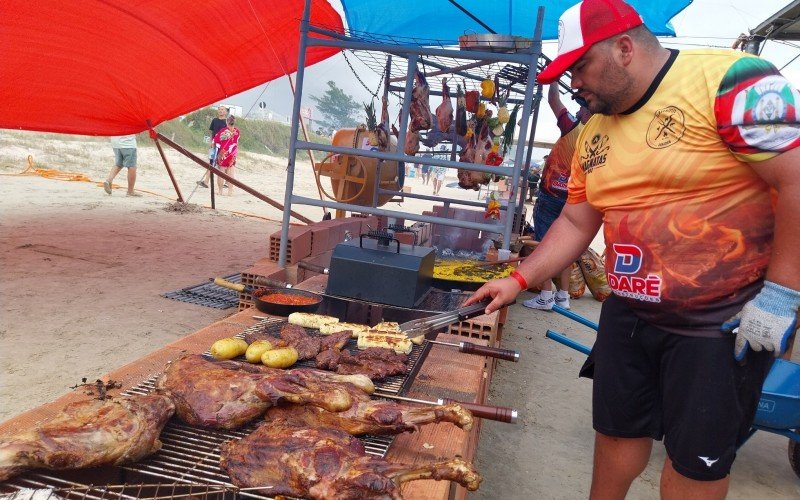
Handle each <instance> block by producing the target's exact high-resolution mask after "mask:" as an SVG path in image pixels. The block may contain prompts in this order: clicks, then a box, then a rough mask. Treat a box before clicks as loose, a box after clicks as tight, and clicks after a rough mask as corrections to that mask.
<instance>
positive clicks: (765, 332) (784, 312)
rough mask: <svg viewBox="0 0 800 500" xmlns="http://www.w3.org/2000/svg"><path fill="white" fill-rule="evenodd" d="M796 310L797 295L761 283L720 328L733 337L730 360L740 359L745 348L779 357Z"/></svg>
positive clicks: (789, 289)
mask: <svg viewBox="0 0 800 500" xmlns="http://www.w3.org/2000/svg"><path fill="white" fill-rule="evenodd" d="M798 307H800V292H798V291H796V290H792V289H791V288H786V287H785V286H781V285H778V284H776V283H773V282H771V281H765V282H764V288H762V289H761V291H760V292H759V293H758V295H756V296H755V298H754V299H753V300H751V301H750V302H748V303H747V304H745V306H744V308H743V309H742V310H741V312H740V313H739V314H737V315H736V316H734V317H732V318H731V319H729V320H728V321H726V322H725V323H723V325H722V330H723V331H727V332H731V333H735V334H736V345H735V347H734V350H733V356H734V358H736V360H737V361H741V360H742V359H744V356H745V354H746V353H747V348H748V347H749V348H750V349H752V350H754V351H760V350H762V349H766V350H767V351H772V352H774V353H775V357H778V356H780V355H781V354H783V352H784V351H786V344H787V343H788V341H789V337H791V336H792V333H793V332H794V330H795V327H796V324H797V309H798ZM737 326H738V328H736V327H737Z"/></svg>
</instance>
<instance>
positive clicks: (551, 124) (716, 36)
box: [220, 0, 800, 158]
mask: <svg viewBox="0 0 800 500" xmlns="http://www.w3.org/2000/svg"><path fill="white" fill-rule="evenodd" d="M331 3H332V4H333V5H334V6H335V7H337V8H340V7H339V6H338V5H337V4H338V2H337V1H336V0H331ZM498 3H500V2H498ZM789 3H791V2H789V1H787V0H719V1H714V0H694V2H693V3H692V4H691V5H689V6H688V7H687V8H686V9H684V10H683V11H682V12H681V13H679V14H678V15H677V16H675V17H674V18H673V19H672V25H673V27H674V28H675V32H676V33H677V35H678V36H677V37H676V38H663V39H662V43H663V45H664V46H666V47H669V48H677V49H691V48H697V47H708V46H710V47H725V48H728V47H730V46H731V44H732V43H733V41H734V40H735V39H736V37H737V36H738V35H739V34H740V33H746V32H748V31H749V30H750V29H752V28H755V27H756V26H758V25H759V24H760V23H761V22H762V21H764V20H765V19H766V18H767V17H769V16H770V15H772V14H774V13H775V12H777V11H779V10H780V9H781V8H783V7H784V6H786V5H788V4H789ZM556 50H557V46H556V42H555V41H550V42H545V44H544V53H545V54H546V55H548V56H550V57H554V56H555V53H556ZM798 54H800V45H799V44H786V43H778V42H774V41H769V42H766V43H765V44H764V45H763V50H762V53H761V57H763V58H765V59H767V60H769V61H770V62H772V63H773V64H775V65H776V66H777V67H778V68H783V67H784V66H786V65H787V64H788V66H786V67H785V68H784V69H783V70H782V73H783V74H784V76H786V77H787V78H788V79H789V80H790V81H791V82H793V83H794V84H795V85H796V86H798V85H800V58H798V59H796V60H795V61H794V62H791V63H790V61H791V60H792V59H793V58H794V57H796V56H797V55H798ZM349 59H350V61H351V62H352V63H353V65H354V67H355V68H356V70H358V71H359V76H360V77H361V79H362V80H363V81H364V83H365V84H366V85H367V86H368V87H369V88H370V89H371V90H372V91H374V90H375V89H376V88H377V86H378V80H379V75H377V74H376V73H374V72H373V71H372V70H370V69H369V68H366V67H364V66H363V65H361V64H360V62H359V61H358V60H357V59H356V58H355V57H352V55H351V57H349ZM328 80H334V81H335V82H336V84H337V85H338V86H339V87H341V88H342V89H344V90H345V92H347V93H348V94H350V95H352V96H353V97H354V98H355V99H356V100H357V101H369V99H371V96H370V94H369V93H368V92H367V91H366V90H365V89H364V87H362V85H361V84H360V83H359V82H358V80H357V79H356V78H355V76H354V75H353V73H352V71H351V70H350V68H349V67H348V65H347V64H346V62H345V60H344V58H343V57H342V55H341V54H339V55H337V56H334V57H332V58H330V59H327V60H326V61H323V62H321V63H318V64H316V65H314V66H312V67H310V68H307V69H306V73H305V84H304V86H303V87H304V88H303V106H312V107H313V101H310V100H309V99H308V96H311V95H321V94H322V93H323V92H324V91H325V90H326V89H327V84H326V82H327V81H328ZM438 99H439V98H436V97H432V98H431V105H432V107H433V108H435V106H436V105H438ZM292 100H293V98H292V93H291V89H290V88H289V84H288V81H287V78H286V77H283V78H280V79H278V80H275V81H273V82H270V83H268V84H266V85H261V86H259V87H256V88H254V89H251V90H249V91H247V92H243V93H241V94H238V95H237V96H234V97H232V98H229V99H225V100H224V101H220V102H226V103H230V104H236V105H239V106H242V108H243V111H244V113H247V112H248V110H250V109H251V108H253V109H257V108H254V106H255V105H257V103H258V102H261V101H263V102H265V103H266V106H267V108H268V109H270V110H272V111H274V112H276V113H280V114H282V115H287V116H288V115H290V114H291V110H292ZM568 106H573V107H574V103H569V104H568ZM396 109H397V108H394V107H393V108H390V112H391V113H392V116H393V118H394V115H395V114H396V113H397V111H396ZM536 137H537V138H538V139H539V140H549V141H552V140H555V139H556V138H557V137H558V129H557V127H556V126H555V117H554V116H553V114H552V112H551V111H550V108H549V107H548V106H547V104H546V102H543V106H542V114H541V116H540V118H539V125H538V127H537V131H536ZM537 156H540V155H537V154H536V153H535V154H534V158H536V157H537Z"/></svg>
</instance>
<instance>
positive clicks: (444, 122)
mask: <svg viewBox="0 0 800 500" xmlns="http://www.w3.org/2000/svg"><path fill="white" fill-rule="evenodd" d="M436 122H437V123H438V124H439V130H441V131H442V132H447V131H448V130H450V125H451V124H452V123H453V103H451V102H450V88H449V87H448V86H447V78H442V103H441V104H440V105H439V107H438V108H436Z"/></svg>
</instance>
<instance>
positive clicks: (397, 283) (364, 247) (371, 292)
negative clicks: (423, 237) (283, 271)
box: [326, 237, 436, 307]
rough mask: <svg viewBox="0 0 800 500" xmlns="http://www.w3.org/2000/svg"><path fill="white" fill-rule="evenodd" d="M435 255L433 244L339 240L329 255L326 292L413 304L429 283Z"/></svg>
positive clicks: (356, 297) (399, 303)
mask: <svg viewBox="0 0 800 500" xmlns="http://www.w3.org/2000/svg"><path fill="white" fill-rule="evenodd" d="M435 259H436V254H435V252H434V250H433V248H431V247H421V246H416V245H406V244H403V243H400V242H398V241H397V240H392V241H390V242H389V245H388V246H386V245H381V244H380V243H379V242H378V240H375V239H370V238H364V237H362V238H360V239H354V240H351V241H346V242H344V243H339V244H338V245H336V248H334V249H333V255H332V256H331V264H330V266H329V276H328V287H327V289H326V293H328V294H330V295H339V296H341V297H351V298H354V299H359V300H366V301H369V302H379V303H381V304H389V305H394V306H399V307H414V306H416V305H417V304H418V303H419V302H420V301H421V299H422V296H423V295H425V293H426V292H427V291H428V289H429V288H430V286H431V282H432V280H433V262H434V260H435Z"/></svg>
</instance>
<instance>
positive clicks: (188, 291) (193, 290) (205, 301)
mask: <svg viewBox="0 0 800 500" xmlns="http://www.w3.org/2000/svg"><path fill="white" fill-rule="evenodd" d="M225 279H226V280H227V281H230V282H232V283H241V282H242V275H241V273H238V274H231V275H230V276H225ZM161 296H162V297H165V298H167V299H172V300H177V301H180V302H188V303H190V304H197V305H199V306H205V307H213V308H214V309H229V308H231V307H236V306H237V305H239V292H237V291H235V290H230V289H228V288H224V287H221V286H219V285H217V284H215V283H214V282H213V281H211V282H208V283H200V284H199V285H192V286H187V287H186V288H182V289H180V290H176V291H174V292H167V293H162V294H161Z"/></svg>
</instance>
